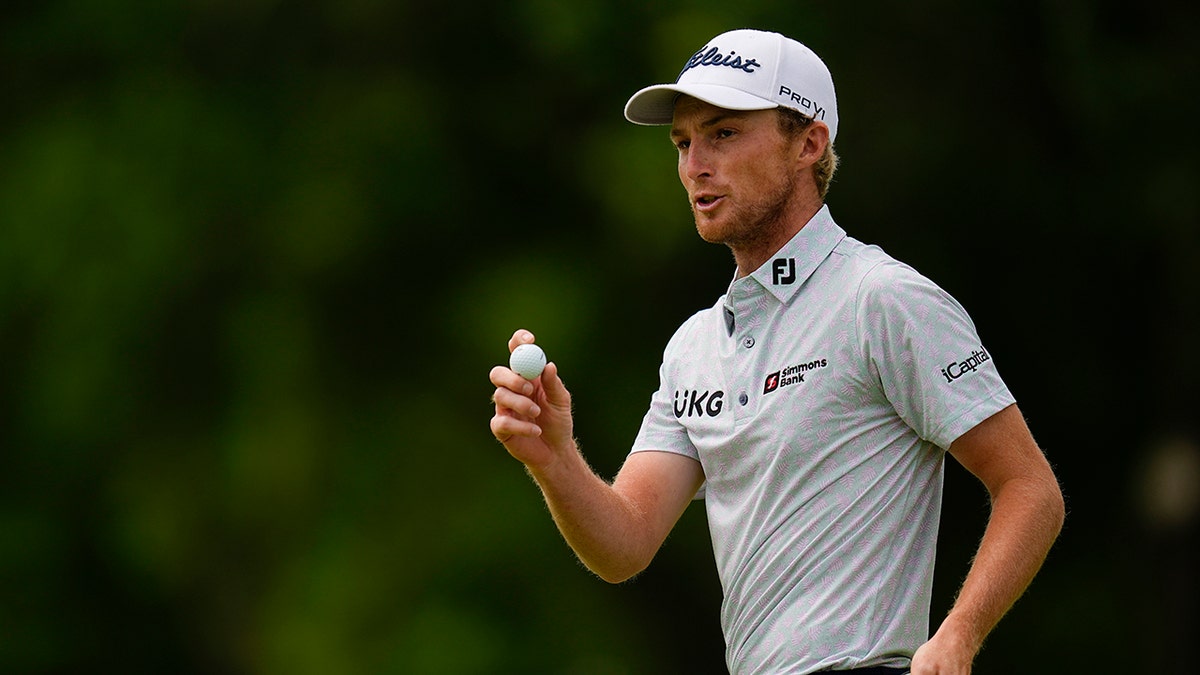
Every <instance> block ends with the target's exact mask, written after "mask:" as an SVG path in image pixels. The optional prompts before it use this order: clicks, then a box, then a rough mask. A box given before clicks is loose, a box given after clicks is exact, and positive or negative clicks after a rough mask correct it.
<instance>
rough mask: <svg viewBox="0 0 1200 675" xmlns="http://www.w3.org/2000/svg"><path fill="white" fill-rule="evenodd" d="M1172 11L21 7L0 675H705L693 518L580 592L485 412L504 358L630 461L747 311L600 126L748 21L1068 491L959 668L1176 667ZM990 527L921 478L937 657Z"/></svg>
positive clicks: (15, 19)
mask: <svg viewBox="0 0 1200 675" xmlns="http://www.w3.org/2000/svg"><path fill="white" fill-rule="evenodd" d="M1198 13H1200V10H1198V9H1197V8H1196V5H1195V4H1188V3H1174V2H1163V1H1162V0H1150V1H1148V2H1144V3H1139V4H1137V5H1136V6H1133V5H1129V4H1128V3H1118V2H1112V1H1111V0H1108V1H1102V2H1083V1H1082V0H1063V1H1060V2H1031V1H1024V2H1022V1H1019V0H1018V1H1016V2H1012V1H1009V2H996V1H993V0H984V1H982V2H974V3H957V2H946V1H941V2H938V1H933V0H927V1H918V2H907V3H849V2H843V3H835V2H823V3H817V2H796V1H792V2H784V1H775V2H772V1H768V0H739V2H736V3H735V2H728V1H722V2H714V1H699V2H679V1H673V0H662V1H659V2H653V1H651V2H633V1H631V0H610V1H608V2H600V1H599V0H572V1H571V2H554V1H551V0H517V1H515V2H510V3H488V2H471V1H469V0H467V1H461V2H456V3H441V4H433V3H413V2H396V1H392V2H387V1H384V0H343V1H342V2H336V3H335V2H302V3H289V2H280V1H274V0H242V1H240V2H233V1H229V0H193V1H191V2H159V1H148V0H75V1H73V2H72V1H65V0H64V1H59V2H29V1H27V0H18V1H15V2H7V3H5V4H4V6H3V9H0V85H2V88H0V92H2V93H0V100H2V101H3V104H2V105H0V459H2V460H3V461H2V464H0V467H2V471H0V671H2V672H5V673H67V672H97V671H100V670H102V669H103V670H105V671H106V672H129V673H142V672H155V673H160V672H171V673H229V674H247V675H251V674H253V675H259V674H262V675H271V674H275V673H281V674H282V673H287V674H289V675H301V674H306V673H314V674H317V673H319V674H326V673H339V674H357V673H364V674H365V673H444V674H448V675H449V674H467V673H563V674H567V673H571V674H585V675H586V674H597V675H598V674H605V673H647V674H650V673H684V672H688V673H720V672H724V666H723V662H722V660H723V659H722V654H723V645H722V643H721V636H720V631H719V627H718V619H717V610H718V605H719V602H720V589H719V587H718V585H717V582H716V575H715V568H714V565H713V562H712V555H711V552H710V550H709V546H708V540H707V534H706V530H705V523H704V514H703V510H702V509H701V508H699V507H693V508H691V509H689V511H688V513H687V514H685V517H684V519H683V522H682V523H681V524H680V526H679V529H678V530H677V532H676V533H675V534H674V535H673V537H672V538H671V539H670V540H669V541H668V542H667V545H666V547H665V548H664V550H663V551H662V552H661V553H660V555H659V558H658V559H657V560H656V561H655V563H654V565H653V566H652V567H651V569H650V570H649V571H647V572H646V573H645V574H643V575H642V576H641V577H639V578H638V579H636V580H634V581H633V582H630V583H628V584H625V585H622V586H616V587H614V586H609V585H607V584H604V583H603V582H601V581H599V580H597V579H596V578H594V577H592V576H591V575H590V574H589V573H587V572H586V571H584V570H583V569H582V568H581V567H580V566H579V565H578V563H576V562H575V560H574V558H573V555H572V554H571V553H570V551H569V549H567V547H566V546H565V544H563V543H562V541H561V539H560V538H559V536H558V534H557V532H556V531H555V529H554V527H553V525H552V524H551V521H550V519H549V517H548V515H547V513H546V512H545V508H544V507H543V505H542V503H541V499H540V496H539V495H538V493H537V490H536V488H535V487H534V486H533V485H532V484H531V483H530V481H529V480H528V478H527V477H526V476H525V474H524V472H523V470H522V469H521V467H520V466H519V465H518V464H517V463H515V462H514V461H513V460H511V459H510V458H509V457H508V456H507V454H506V453H505V452H504V451H503V449H502V448H501V447H500V446H499V445H498V444H497V443H495V441H494V440H493V439H492V438H491V435H490V433H489V431H488V420H489V419H490V417H491V415H492V411H491V404H490V402H489V396H490V395H491V386H490V385H489V384H488V382H487V372H488V370H489V369H490V367H491V366H492V365H494V364H497V363H501V362H504V361H505V360H506V350H505V343H506V341H507V339H508V337H509V335H510V334H511V333H512V331H513V330H514V329H516V328H518V327H526V328H529V329H531V330H533V331H534V332H535V333H536V334H537V335H538V339H539V342H541V343H542V344H543V345H544V346H545V347H546V350H547V351H548V352H549V354H550V356H551V358H552V359H553V360H555V361H556V362H557V363H558V364H559V366H560V368H561V371H562V374H563V377H564V379H565V380H566V381H567V384H568V386H570V387H571V389H572V391H573V394H574V396H575V403H576V409H577V416H578V420H577V433H578V435H579V437H580V439H581V443H582V446H583V448H584V450H585V453H586V454H587V456H588V458H589V460H590V461H591V462H592V464H593V466H595V468H596V469H597V470H598V471H599V472H600V473H602V474H603V475H606V476H611V475H612V474H613V473H614V472H615V471H616V469H617V468H618V467H619V466H620V464H621V461H622V459H623V457H624V455H625V452H626V450H627V448H628V447H629V444H630V443H631V442H632V440H633V437H634V435H635V433H636V431H637V428H638V424H639V423H640V420H641V415H642V413H643V411H644V407H645V405H646V403H647V401H648V397H649V395H650V393H651V391H652V390H653V389H654V388H655V386H656V384H657V365H658V359H659V356H660V354H661V350H662V348H663V346H664V345H665V343H666V340H667V338H668V337H669V336H670V334H671V333H672V332H673V330H674V328H675V327H676V326H677V325H678V324H679V323H680V322H681V321H682V320H683V319H685V318H686V317H687V316H689V315H691V314H692V313H693V312H695V311H696V310H698V309H700V308H703V307H707V306H708V305H709V304H711V302H712V301H713V300H714V299H715V298H716V296H717V295H719V294H720V293H722V292H723V291H724V289H725V286H726V284H727V282H728V279H729V277H730V274H731V273H732V263H731V260H730V257H729V254H728V252H727V251H725V250H724V249H721V248H719V247H713V246H709V245H707V244H704V243H703V242H701V241H700V240H699V238H698V237H697V236H696V235H695V232H694V229H693V226H692V224H691V222H690V218H689V215H688V213H687V210H686V204H685V201H684V195H683V191H682V189H681V188H680V187H679V186H678V185H677V180H676V177H675V173H674V153H673V151H672V149H671V147H670V145H669V141H668V140H667V138H666V135H665V131H664V130H663V129H655V128H643V127H635V126H633V125H629V124H627V123H626V122H624V120H623V118H622V115H621V109H622V106H623V105H624V103H625V100H626V98H627V97H628V96H629V95H630V94H631V93H632V92H633V91H635V90H637V89H638V88H640V87H642V86H644V85H647V84H652V83H657V82H662V81H669V80H670V79H672V78H673V77H674V75H675V74H676V73H677V72H678V69H679V67H680V64H681V63H682V62H683V61H684V60H685V59H686V57H687V56H688V55H690V54H691V53H692V52H693V51H694V50H695V49H697V48H699V47H700V46H701V45H703V44H704V43H705V41H706V40H707V39H708V38H709V37H711V36H713V35H715V34H717V33H719V32H722V31H724V30H727V29H731V28H737V27H757V28H766V29H772V30H778V31H781V32H784V33H787V34H789V35H792V36H794V37H796V38H798V39H800V40H802V41H804V42H805V43H807V44H809V45H810V46H812V47H813V48H814V49H815V50H816V51H817V52H818V53H819V54H821V55H822V56H823V57H824V58H825V60H826V62H827V63H828V64H829V66H830V68H831V69H832V71H833V73H834V78H835V82H836V83H837V86H838V96H839V109H840V113H841V127H840V129H841V133H840V135H839V138H838V147H839V152H840V154H841V156H842V161H843V163H842V168H841V170H840V172H839V174H838V176H837V178H836V180H835V184H834V186H833V189H832V191H831V193H830V196H829V203H830V205H831V208H832V210H833V213H834V216H835V217H836V218H837V219H838V221H839V223H840V224H841V225H842V226H843V227H845V228H846V229H847V230H848V231H849V232H850V234H851V235H853V236H855V237H857V238H859V239H862V240H865V241H868V242H872V243H877V244H879V245H881V246H883V247H884V248H885V249H886V250H888V251H889V252H890V253H892V254H893V255H895V256H896V257H899V258H901V259H903V260H905V261H907V262H909V263H911V264H913V265H914V266H915V267H917V268H918V269H919V270H921V271H923V272H924V273H925V274H927V275H928V276H930V277H931V278H933V279H934V280H935V281H937V282H938V283H939V284H941V285H942V286H943V287H945V288H946V289H947V290H949V291H950V292H951V293H953V294H954V295H955V296H956V297H957V298H958V299H959V300H960V301H961V302H962V303H963V304H964V305H965V306H966V307H967V309H968V310H969V311H970V312H971V313H972V315H973V317H974V319H975V320H976V323H977V324H978V327H979V330H980V332H981V334H982V335H983V337H984V340H985V342H986V344H987V345H988V347H989V349H990V351H992V353H993V354H994V355H995V358H996V362H997V364H998V366H999V368H1000V370H1001V373H1002V375H1004V377H1005V379H1006V380H1007V382H1008V384H1009V386H1010V388H1011V389H1012V390H1013V391H1014V393H1015V394H1016V396H1017V399H1018V400H1019V401H1020V402H1021V405H1022V408H1023V410H1024V412H1025V414H1026V416H1027V417H1028V418H1029V420H1030V424H1031V427H1032V428H1033V431H1034V433H1035V436H1037V438H1038V440H1039V441H1040V442H1041V444H1042V445H1043V447H1044V448H1045V449H1046V451H1047V453H1048V454H1049V456H1050V458H1051V460H1052V462H1053V463H1054V465H1055V467H1056V469H1057V471H1058V472H1059V475H1060V478H1061V480H1062V482H1063V484H1064V486H1065V490H1066V494H1067V496H1068V507H1069V510H1070V514H1069V516H1068V522H1067V526H1066V530H1065V531H1064V533H1063V536H1062V539H1061V541H1060V544H1059V545H1058V546H1057V548H1056V549H1055V550H1054V551H1053V553H1052V554H1051V557H1050V559H1049V560H1048V562H1047V564H1046V566H1045V568H1044V570H1043V572H1042V574H1041V576H1040V577H1039V578H1038V579H1037V580H1036V582H1035V584H1034V587H1033V588H1032V590H1031V591H1030V593H1029V594H1028V595H1027V596H1026V597H1025V598H1024V599H1023V600H1022V601H1021V602H1020V603H1019V604H1018V605H1017V606H1016V608H1015V609H1014V610H1013V611H1012V612H1011V614H1010V615H1009V616H1008V617H1007V618H1006V619H1005V620H1004V622H1003V623H1002V624H1001V626H1000V627H999V629H998V630H997V631H996V632H995V634H994V635H993V637H992V639H991V640H990V642H989V644H988V645H987V646H986V648H985V651H984V652H983V654H982V655H981V656H980V659H979V661H978V663H977V667H976V672H977V673H981V674H984V675H986V674H989V673H1017V672H1020V673H1094V672H1098V671H1099V672H1123V673H1172V674H1173V673H1185V672H1187V673H1192V672H1195V670H1194V669H1195V665H1194V657H1193V656H1192V651H1193V650H1192V649H1191V646H1190V642H1191V641H1192V640H1193V639H1194V637H1195V635H1197V634H1200V626H1198V625H1197V624H1198V621H1197V616H1198V614H1197V597H1198V591H1197V583H1196V572H1195V570H1197V569H1200V558H1198V557H1197V554H1196V545H1197V503H1198V501H1200V497H1198V495H1200V468H1198V466H1200V459H1198V457H1200V454H1198V453H1200V451H1198V450H1197V441H1198V436H1197V429H1198V425H1197V420H1198V418H1200V411H1198V401H1200V396H1198V390H1200V386H1198V385H1197V382H1198V380H1200V365H1198V359H1197V358H1196V347H1197V345H1200V306H1198V303H1197V297H1198V291H1200V288H1198V287H1200V281H1198V279H1200V276H1198V271H1197V267H1198V266H1200V236H1198V234H1197V225H1198V224H1200V194H1198V190H1197V188H1198V186H1200V168H1198V163H1197V159H1196V154H1197V151H1198V150H1200V143H1198V142H1197V141H1198V138H1197V136H1198V131H1197V123H1196V121H1197V119H1200V105H1198V104H1197V96H1196V88H1197V83H1198V82H1200V50H1197V48H1196V46H1195V41H1196V37H1197V35H1200V22H1198V21H1197V15H1198ZM986 508H987V507H986V499H985V494H984V492H983V491H982V489H981V488H980V487H979V486H978V485H977V484H976V483H975V482H974V480H973V479H972V478H971V477H970V476H969V475H968V474H966V473H965V472H963V471H962V470H961V469H959V468H958V467H957V466H950V467H949V468H948V470H947V494H946V513H945V517H944V520H943V526H942V534H941V543H940V550H939V559H938V581H937V585H936V588H935V599H934V608H933V615H934V619H935V621H936V619H937V618H938V617H940V615H941V614H942V613H943V612H944V611H945V609H946V608H947V607H948V605H949V603H950V601H951V598H952V596H953V593H954V590H955V587H956V586H957V584H958V582H959V580H960V579H961V577H962V575H963V574H964V573H965V570H966V566H967V564H968V561H969V559H970V556H971V553H972V551H973V548H974V545H975V542H976V541H977V539H978V537H979V535H980V534H981V532H982V526H983V523H984V520H985V518H986Z"/></svg>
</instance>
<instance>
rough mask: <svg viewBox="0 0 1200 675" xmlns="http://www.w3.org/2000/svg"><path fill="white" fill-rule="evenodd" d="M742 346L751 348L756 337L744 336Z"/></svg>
mask: <svg viewBox="0 0 1200 675" xmlns="http://www.w3.org/2000/svg"><path fill="white" fill-rule="evenodd" d="M742 346H743V347H745V348H746V349H750V348H751V347H753V346H754V338H752V337H750V336H749V335H747V336H746V337H744V338H742Z"/></svg>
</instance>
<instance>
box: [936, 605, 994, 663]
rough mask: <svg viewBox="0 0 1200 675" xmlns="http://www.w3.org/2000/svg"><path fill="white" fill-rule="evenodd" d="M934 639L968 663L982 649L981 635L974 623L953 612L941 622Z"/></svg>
mask: <svg viewBox="0 0 1200 675" xmlns="http://www.w3.org/2000/svg"><path fill="white" fill-rule="evenodd" d="M934 638H936V639H937V640H938V641H939V642H942V643H944V644H945V645H946V646H948V647H951V648H953V649H954V650H955V651H957V652H959V653H961V654H963V655H965V656H966V657H967V660H968V661H971V660H974V658H975V655H976V654H978V653H979V650H980V649H981V648H982V647H983V635H981V634H980V631H979V630H978V628H977V627H976V626H975V624H974V622H972V621H970V620H969V619H968V618H967V617H964V616H962V615H961V614H960V613H957V612H954V611H951V612H950V614H948V615H947V616H946V618H945V619H944V620H943V621H942V625H941V626H939V627H938V629H937V632H936V633H935V634H934Z"/></svg>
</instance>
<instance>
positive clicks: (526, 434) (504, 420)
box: [491, 413, 542, 443]
mask: <svg viewBox="0 0 1200 675" xmlns="http://www.w3.org/2000/svg"><path fill="white" fill-rule="evenodd" d="M491 426H492V435H493V436H495V437H496V440H498V441H500V442H501V443H507V442H508V441H510V440H512V438H514V437H523V438H536V437H538V436H541V435H542V428H541V427H539V426H538V425H536V424H534V423H533V422H525V421H523V420H519V419H517V418H515V417H513V416H511V415H505V414H502V413H496V416H495V417H493V418H492V424H491Z"/></svg>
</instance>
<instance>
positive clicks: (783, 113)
mask: <svg viewBox="0 0 1200 675" xmlns="http://www.w3.org/2000/svg"><path fill="white" fill-rule="evenodd" d="M775 110H777V111H778V112H779V130H780V131H782V132H783V134H784V135H785V136H789V137H792V138H794V137H796V136H798V135H800V132H802V131H804V130H805V129H807V128H808V125H810V124H812V121H813V118H811V117H809V116H808V115H805V114H803V113H801V112H800V111H798V110H792V109H791V108H783V107H780V108H776V109H775ZM837 167H838V156H837V152H835V151H834V149H833V141H830V142H829V143H827V144H826V145H825V152H824V153H822V154H821V158H820V159H818V160H817V163H816V164H814V165H813V180H814V182H816V184H817V194H818V195H819V196H820V197H821V200H822V201H824V199H825V195H826V193H828V192H829V184H830V183H832V182H833V174H834V172H835V171H837Z"/></svg>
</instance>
